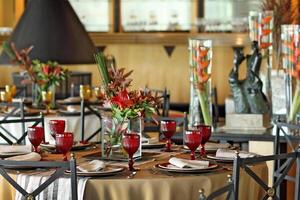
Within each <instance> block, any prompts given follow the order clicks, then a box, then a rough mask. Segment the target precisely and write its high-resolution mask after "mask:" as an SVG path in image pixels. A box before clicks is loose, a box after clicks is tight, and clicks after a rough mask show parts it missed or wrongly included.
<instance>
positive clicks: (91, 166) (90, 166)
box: [77, 160, 105, 172]
mask: <svg viewBox="0 0 300 200" xmlns="http://www.w3.org/2000/svg"><path fill="white" fill-rule="evenodd" d="M104 168H105V163H104V162H103V161H101V160H92V161H90V162H85V163H82V164H80V165H79V166H77V169H78V170H80V171H81V172H96V171H99V170H102V169H104Z"/></svg>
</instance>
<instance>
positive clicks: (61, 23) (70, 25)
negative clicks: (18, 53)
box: [0, 0, 96, 64]
mask: <svg viewBox="0 0 300 200" xmlns="http://www.w3.org/2000/svg"><path fill="white" fill-rule="evenodd" d="M8 42H9V43H10V42H14V43H15V45H16V48H17V49H23V48H25V47H29V46H31V45H33V46H34V48H33V49H32V51H31V53H30V54H29V55H30V58H31V59H32V60H33V59H39V60H41V61H43V62H45V61H48V60H51V61H57V62H59V63H60V64H88V63H94V62H95V61H94V59H93V54H94V53H95V51H96V48H95V46H94V44H93V42H92V40H91V39H90V37H89V35H88V33H87V32H86V31H85V29H84V26H83V25H82V23H81V22H80V20H79V18H78V17H77V15H76V13H75V12H74V10H73V8H72V7H71V5H70V3H69V1H68V0H28V1H27V6H26V9H25V11H24V13H23V15H22V17H21V18H20V20H19V22H18V24H17V25H16V27H15V29H14V31H13V33H12V35H11V37H10V38H9V40H8ZM8 63H10V60H9V58H8V56H7V55H6V53H4V52H2V54H1V55H0V64H8Z"/></svg>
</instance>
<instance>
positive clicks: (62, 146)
mask: <svg viewBox="0 0 300 200" xmlns="http://www.w3.org/2000/svg"><path fill="white" fill-rule="evenodd" d="M55 142H56V151H57V152H58V153H62V154H63V161H68V158H67V153H68V152H69V151H70V150H71V148H72V146H73V142H74V136H73V133H70V132H64V133H57V134H56V137H55Z"/></svg>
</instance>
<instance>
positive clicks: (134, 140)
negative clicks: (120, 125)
mask: <svg viewBox="0 0 300 200" xmlns="http://www.w3.org/2000/svg"><path fill="white" fill-rule="evenodd" d="M122 142H123V148H124V150H125V151H126V152H127V153H128V156H129V160H128V166H129V171H136V169H135V168H134V167H133V163H134V161H133V154H134V153H135V152H136V151H137V150H138V148H139V147H140V135H138V134H135V133H125V134H124V135H123V140H122Z"/></svg>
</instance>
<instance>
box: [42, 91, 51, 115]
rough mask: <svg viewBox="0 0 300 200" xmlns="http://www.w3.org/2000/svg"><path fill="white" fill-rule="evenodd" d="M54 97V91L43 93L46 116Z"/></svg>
mask: <svg viewBox="0 0 300 200" xmlns="http://www.w3.org/2000/svg"><path fill="white" fill-rule="evenodd" d="M52 97H53V93H52V91H42V101H43V102H44V103H45V105H46V114H49V111H50V104H51V100H52Z"/></svg>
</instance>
